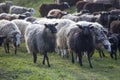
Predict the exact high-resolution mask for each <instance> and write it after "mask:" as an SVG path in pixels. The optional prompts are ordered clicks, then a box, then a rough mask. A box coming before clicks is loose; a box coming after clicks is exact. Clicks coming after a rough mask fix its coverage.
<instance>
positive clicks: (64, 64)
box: [0, 0, 120, 80]
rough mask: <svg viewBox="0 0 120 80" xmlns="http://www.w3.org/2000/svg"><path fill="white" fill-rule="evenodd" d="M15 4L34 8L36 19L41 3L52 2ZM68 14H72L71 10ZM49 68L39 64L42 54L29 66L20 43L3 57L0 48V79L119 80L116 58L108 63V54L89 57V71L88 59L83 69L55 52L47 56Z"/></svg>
mask: <svg viewBox="0 0 120 80" xmlns="http://www.w3.org/2000/svg"><path fill="white" fill-rule="evenodd" d="M13 1H14V3H15V4H17V5H21V6H26V7H34V8H35V9H36V14H35V15H34V16H36V17H38V16H39V12H38V8H39V6H40V5H41V4H42V3H51V2H52V1H53V0H13ZM68 11H69V12H71V13H72V12H74V11H75V7H72V8H71V10H68ZM48 56H49V59H50V64H51V67H50V68H48V67H47V64H46V65H43V64H42V59H43V55H40V54H38V60H37V63H36V64H34V63H33V58H32V55H31V54H28V53H27V51H26V47H25V44H24V42H22V44H21V46H20V48H19V49H18V53H17V55H15V54H14V52H13V49H12V48H11V49H10V53H9V54H6V53H5V52H4V49H3V47H0V80H120V56H118V60H117V61H115V60H112V59H111V58H110V57H109V53H106V56H107V57H106V58H104V59H102V60H101V59H100V58H99V55H98V53H97V52H95V54H94V56H93V57H92V64H93V69H90V67H89V64H88V60H87V58H86V57H85V56H84V57H83V67H80V66H79V64H78V63H77V62H75V64H72V63H71V59H70V58H69V59H66V58H62V57H60V56H59V55H58V54H56V53H49V54H48Z"/></svg>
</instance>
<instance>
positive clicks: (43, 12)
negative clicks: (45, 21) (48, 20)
mask: <svg viewBox="0 0 120 80" xmlns="http://www.w3.org/2000/svg"><path fill="white" fill-rule="evenodd" d="M68 8H70V6H69V4H68V3H66V2H64V3H61V4H42V5H41V6H40V8H39V13H40V14H41V16H42V17H45V16H47V14H48V12H49V11H50V10H52V9H60V10H65V9H68Z"/></svg>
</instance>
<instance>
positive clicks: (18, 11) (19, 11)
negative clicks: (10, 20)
mask: <svg viewBox="0 0 120 80" xmlns="http://www.w3.org/2000/svg"><path fill="white" fill-rule="evenodd" d="M9 12H10V13H11V14H23V13H26V12H30V13H31V15H33V14H35V10H34V8H26V7H22V6H11V7H10V10H9Z"/></svg>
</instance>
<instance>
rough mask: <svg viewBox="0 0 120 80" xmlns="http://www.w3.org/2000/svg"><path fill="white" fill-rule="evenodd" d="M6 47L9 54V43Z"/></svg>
mask: <svg viewBox="0 0 120 80" xmlns="http://www.w3.org/2000/svg"><path fill="white" fill-rule="evenodd" d="M6 46H7V51H8V53H9V43H7V44H6Z"/></svg>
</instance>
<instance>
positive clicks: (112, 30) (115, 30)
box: [110, 21, 120, 34]
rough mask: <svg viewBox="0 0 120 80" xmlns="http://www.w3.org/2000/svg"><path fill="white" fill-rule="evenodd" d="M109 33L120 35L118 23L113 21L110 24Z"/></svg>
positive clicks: (119, 22) (119, 23)
mask: <svg viewBox="0 0 120 80" xmlns="http://www.w3.org/2000/svg"><path fill="white" fill-rule="evenodd" d="M110 33H117V34H120V21H113V22H112V23H111V24H110Z"/></svg>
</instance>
